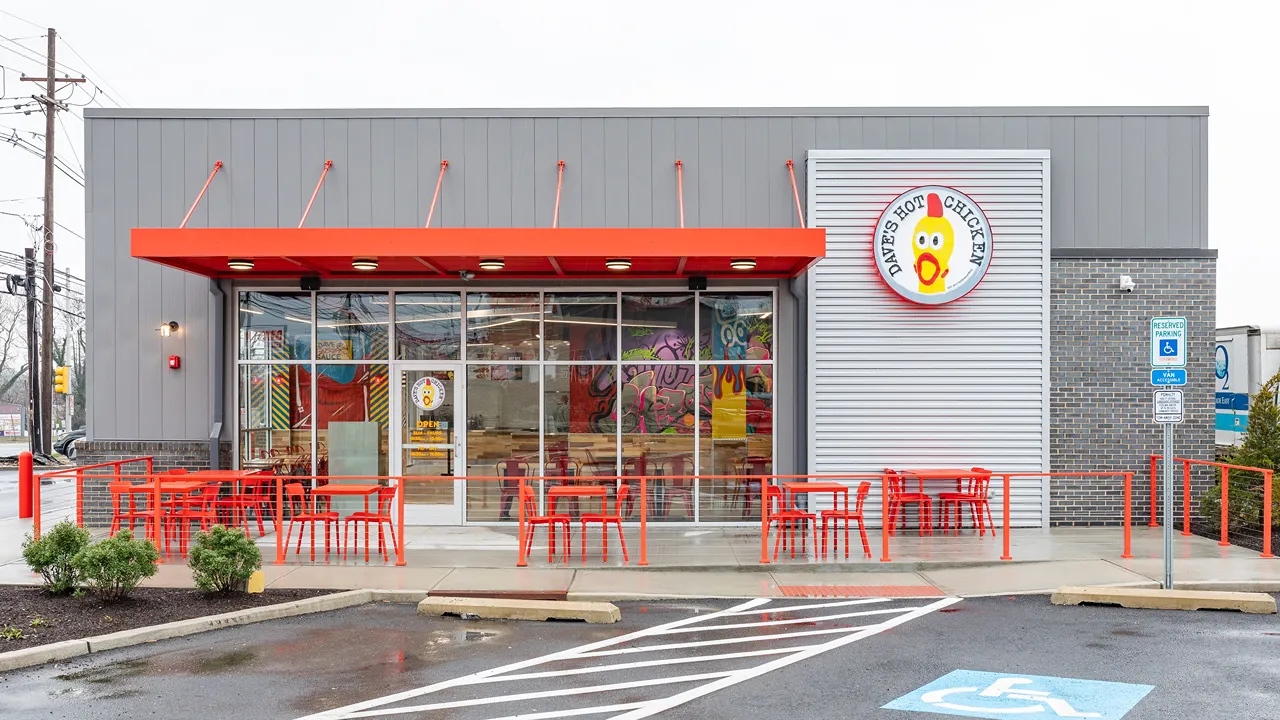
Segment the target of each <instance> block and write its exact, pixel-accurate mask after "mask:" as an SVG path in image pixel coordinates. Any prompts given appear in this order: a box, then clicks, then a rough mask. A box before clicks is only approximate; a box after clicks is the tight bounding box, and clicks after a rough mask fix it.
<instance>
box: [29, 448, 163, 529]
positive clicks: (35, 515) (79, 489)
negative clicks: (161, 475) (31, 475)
mask: <svg viewBox="0 0 1280 720" xmlns="http://www.w3.org/2000/svg"><path fill="white" fill-rule="evenodd" d="M152 460H153V458H152V457H151V456H145V457H135V458H129V459H127V460H112V461H111V462H104V463H97V464H94V465H81V466H79V467H73V468H65V469H62V470H53V471H51V472H46V473H40V474H39V475H37V476H36V478H35V483H34V484H33V485H32V488H31V494H32V508H31V510H32V517H31V532H32V535H34V536H35V537H37V538H39V537H40V485H41V481H43V480H44V479H45V478H57V477H69V476H70V475H72V474H75V476H76V525H79V526H80V527H84V473H85V471H86V470H100V469H102V468H111V469H112V473H111V475H107V474H105V473H103V475H102V476H103V477H111V478H113V479H114V480H116V481H119V480H120V478H121V477H124V475H122V474H121V473H122V468H123V467H124V466H125V465H129V464H131V463H139V462H140V463H144V464H145V465H146V468H147V472H146V474H147V475H150V474H151V467H152Z"/></svg>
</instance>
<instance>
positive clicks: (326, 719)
mask: <svg viewBox="0 0 1280 720" xmlns="http://www.w3.org/2000/svg"><path fill="white" fill-rule="evenodd" d="M768 602H769V599H768V598H755V599H752V600H748V601H746V602H744V603H739V604H737V605H733V606H730V607H728V608H725V609H724V610H719V611H716V612H713V613H707V614H706V615H692V616H690V617H687V618H681V619H679V620H674V621H672V622H669V623H665V624H662V625H655V626H654V627H651V628H644V629H642V630H637V631H635V632H631V633H627V634H625V635H619V636H618V637H616V638H610V639H607V640H600V641H599V642H594V643H589V644H587V645H579V646H578V647H573V648H569V649H568V650H561V651H559V652H554V653H551V654H549V655H543V656H541V657H536V658H530V659H528V660H521V661H520V662H514V663H511V664H509V665H503V666H501V667H496V668H491V669H489V670H482V671H480V672H478V673H473V674H471V675H464V676H462V677H459V678H454V679H452V680H445V681H442V682H438V683H434V684H432V685H426V686H423V687H420V688H414V689H413V690H405V691H404V692H399V693H395V694H393V695H387V696H385V697H381V698H374V699H372V700H364V701H362V702H358V703H353V704H351V705H346V706H344V707H340V708H334V709H333V710H326V711H324V712H320V713H315V714H312V715H307V716H305V717H302V718H299V720H342V719H343V718H348V717H351V713H353V712H357V711H360V710H364V709H367V708H373V707H378V706H380V705H388V704H390V703H394V702H400V701H402V700H409V699H411V698H415V697H420V696H422V695H426V694H428V693H433V692H436V691H438V690H444V689H446V688H451V687H456V686H459V685H464V684H468V681H471V680H473V679H474V678H487V677H493V676H494V675H501V674H503V673H508V672H513V671H516V670H523V669H525V668H527V667H533V666H535V665H541V664H543V663H547V662H552V661H555V660H563V659H565V658H571V657H579V656H581V655H582V654H583V653H584V652H587V651H591V650H596V649H599V648H606V647H610V646H612V645H620V644H622V643H625V642H630V641H631V640H638V639H640V638H643V637H649V636H650V635H656V634H660V633H662V632H664V631H666V630H669V629H671V628H674V627H683V626H685V625H691V624H693V623H698V622H705V621H707V620H711V619H714V618H718V617H723V616H725V615H726V614H728V613H735V612H740V611H745V610H749V609H751V608H755V607H760V606H761V605H764V604H767V603H768Z"/></svg>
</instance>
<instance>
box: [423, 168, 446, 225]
mask: <svg viewBox="0 0 1280 720" xmlns="http://www.w3.org/2000/svg"><path fill="white" fill-rule="evenodd" d="M448 169H449V161H448V160H441V161H440V177H437V178H436V192H435V194H434V195H432V196H431V209H430V210H428V211H427V224H426V225H423V227H431V216H432V215H435V214H436V200H438V199H440V184H441V183H443V182H444V171H445V170H448Z"/></svg>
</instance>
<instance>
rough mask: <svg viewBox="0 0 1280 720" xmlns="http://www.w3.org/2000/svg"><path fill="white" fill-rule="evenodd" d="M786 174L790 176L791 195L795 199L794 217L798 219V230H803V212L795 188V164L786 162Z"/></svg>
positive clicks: (798, 194) (798, 191)
mask: <svg viewBox="0 0 1280 720" xmlns="http://www.w3.org/2000/svg"><path fill="white" fill-rule="evenodd" d="M787 172H788V173H789V174H790V175H791V194H792V195H793V196H794V197H795V199H796V215H798V216H799V217H800V228H801V229H802V230H803V229H804V211H803V210H801V209H800V190H799V189H798V188H797V187H796V164H795V163H794V162H793V161H791V160H788V161H787Z"/></svg>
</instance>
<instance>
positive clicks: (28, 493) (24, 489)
mask: <svg viewBox="0 0 1280 720" xmlns="http://www.w3.org/2000/svg"><path fill="white" fill-rule="evenodd" d="M33 473H35V462H34V460H33V459H32V457H31V453H29V452H26V451H23V452H20V453H18V519H20V520H25V519H27V518H29V517H31V508H32V505H33V504H34V501H35V495H34V493H35V491H34V490H32V489H31V486H32V482H33V481H34V480H35V477H34V475H33Z"/></svg>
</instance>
